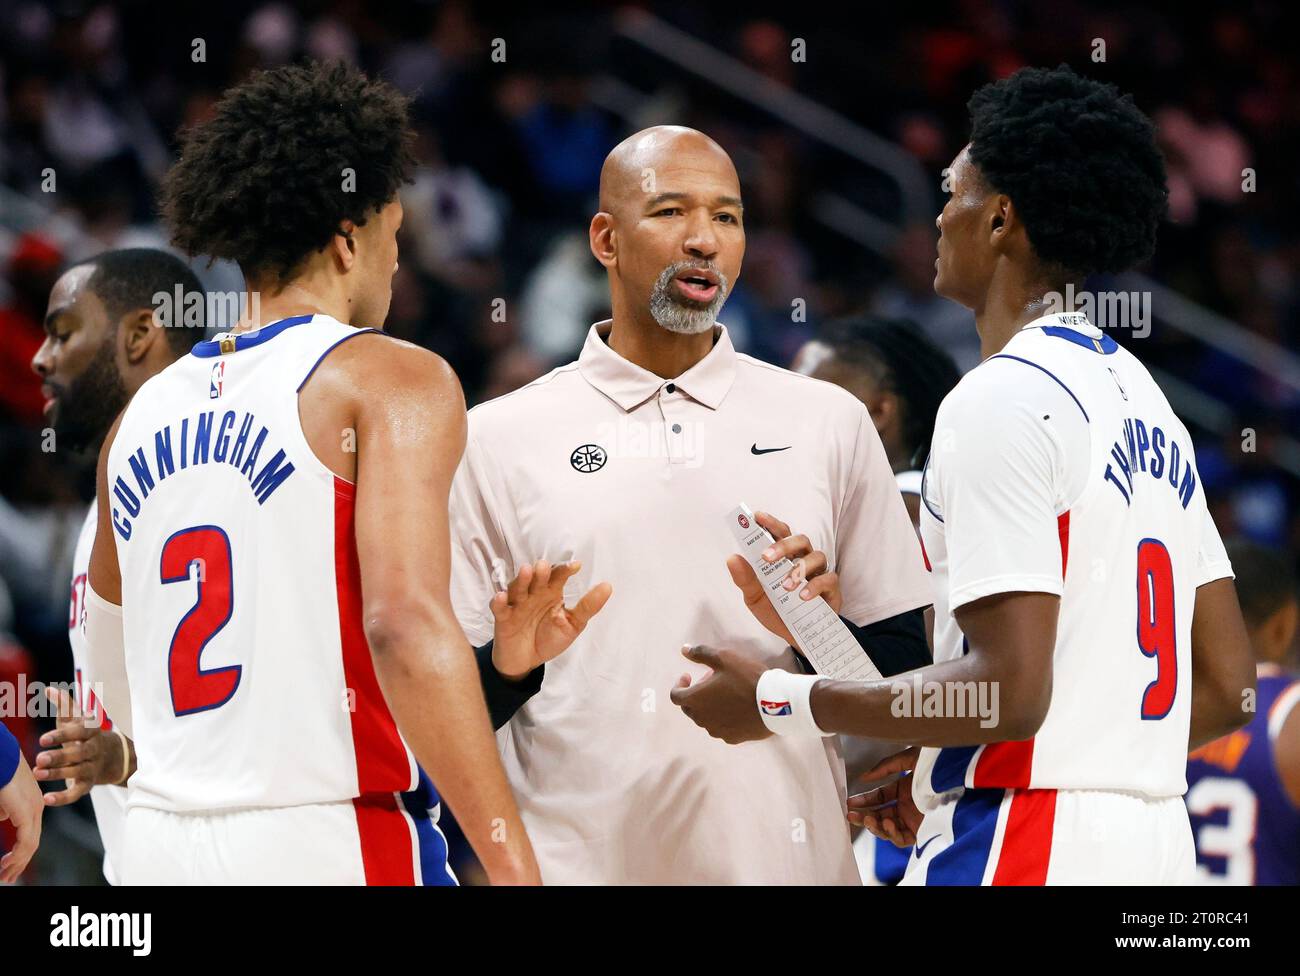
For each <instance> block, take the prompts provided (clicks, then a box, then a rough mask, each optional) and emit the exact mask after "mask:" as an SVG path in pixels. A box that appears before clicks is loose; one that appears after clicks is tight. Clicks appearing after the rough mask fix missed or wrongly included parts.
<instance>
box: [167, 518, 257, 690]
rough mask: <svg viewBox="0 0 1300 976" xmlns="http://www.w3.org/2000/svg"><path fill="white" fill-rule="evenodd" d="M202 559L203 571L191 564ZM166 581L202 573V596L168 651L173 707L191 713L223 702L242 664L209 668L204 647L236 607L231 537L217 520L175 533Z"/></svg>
mask: <svg viewBox="0 0 1300 976" xmlns="http://www.w3.org/2000/svg"><path fill="white" fill-rule="evenodd" d="M196 563H197V565H198V573H197V576H196V575H193V574H192V573H191V568H192V567H194V566H195V564H196ZM160 575H161V577H162V582H163V583H164V584H167V583H184V582H187V581H189V580H191V579H197V582H198V590H199V592H198V599H197V600H196V601H195V603H194V606H193V607H191V608H190V611H189V613H187V614H186V615H185V616H183V617H182V618H181V622H180V623H178V624H177V625H176V633H174V634H173V635H172V643H171V647H170V648H169V649H168V651H167V675H168V679H169V681H170V683H171V690H172V710H173V711H175V713H176V714H177V715H189V714H191V713H192V712H202V711H206V710H208V709H210V708H219V707H220V706H222V705H224V704H225V703H226V702H228V701H230V696H231V695H233V694H234V693H235V689H236V688H238V687H239V676H240V672H241V671H242V670H243V666H242V665H239V664H234V665H230V666H228V667H224V668H217V669H215V670H213V671H204V670H203V668H202V666H201V662H200V658H201V657H202V655H203V648H205V647H206V646H207V644H208V641H210V640H212V638H213V637H215V636H216V634H217V632H218V631H220V630H221V628H222V627H224V626H225V625H226V624H227V622H229V620H230V614H231V612H232V610H233V609H234V592H233V589H232V587H231V560H230V539H229V538H228V537H227V536H226V533H225V532H223V531H222V530H221V529H219V528H217V527H216V526H215V525H196V526H194V527H193V528H190V529H181V530H180V531H179V532H176V533H174V534H173V535H172V536H171V538H169V539H168V540H167V541H166V542H165V543H163V550H162V567H161V571H160Z"/></svg>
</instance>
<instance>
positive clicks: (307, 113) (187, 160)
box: [162, 62, 414, 282]
mask: <svg viewBox="0 0 1300 976" xmlns="http://www.w3.org/2000/svg"><path fill="white" fill-rule="evenodd" d="M411 141H412V136H411V133H410V130H409V128H408V126H407V99H406V98H405V97H404V96H403V95H402V94H401V93H400V92H398V91H397V90H396V89H395V88H393V87H392V86H391V85H388V84H386V83H384V82H382V81H372V80H371V79H369V78H367V77H366V76H365V75H364V74H362V73H361V72H360V71H358V70H356V69H355V68H352V67H349V66H348V65H346V64H343V63H324V62H316V63H311V64H307V65H303V66H289V67H282V68H276V69H274V70H271V71H262V72H258V73H257V74H254V75H253V76H251V77H250V78H249V79H248V80H247V81H245V82H243V83H242V84H240V85H237V86H236V87H234V88H232V89H230V90H229V91H228V92H226V94H225V95H223V96H222V98H221V100H220V101H219V102H218V103H217V106H216V112H215V115H214V116H213V118H212V119H211V120H210V121H208V122H206V123H204V124H202V125H199V126H197V127H194V128H191V129H189V130H187V131H186V132H185V133H184V135H183V137H182V145H181V153H180V159H179V160H178V161H177V162H176V164H175V165H174V166H173V167H172V168H171V170H170V171H169V172H168V173H167V176H166V178H165V179H164V181H163V186H162V212H163V217H164V219H165V220H166V221H167V223H168V225H169V226H170V228H171V232H172V241H173V242H174V243H175V244H176V246H177V247H179V248H181V249H182V250H184V251H185V252H186V253H188V254H191V255H195V254H205V255H210V256H212V257H216V258H229V259H230V260H232V261H235V262H237V263H238V264H239V266H240V268H241V269H242V270H243V271H244V273H245V275H256V276H258V277H261V276H270V277H273V278H275V279H277V280H278V281H280V282H284V281H285V280H287V279H289V278H291V277H292V276H293V274H294V272H295V271H296V269H298V267H299V266H300V264H301V263H302V261H303V259H305V258H306V257H307V256H308V255H309V254H311V253H312V252H315V251H320V250H321V249H323V248H324V247H325V246H326V245H328V244H329V242H330V240H331V239H332V238H333V236H334V235H335V234H336V233H337V232H338V231H339V225H340V223H341V222H342V221H343V220H344V219H348V220H352V221H353V222H354V223H356V224H357V225H358V226H360V225H361V224H364V223H365V222H366V219H367V217H369V216H370V215H372V214H373V213H374V212H375V211H376V210H377V209H379V208H381V207H383V206H385V205H386V204H388V203H389V202H390V201H392V200H393V199H394V197H395V196H396V195H397V190H398V188H399V187H400V186H401V185H402V184H403V183H407V182H410V172H411V169H412V166H413V162H414V158H413V156H412V152H411ZM352 181H355V185H354V186H353V185H351V184H352ZM345 187H346V188H345Z"/></svg>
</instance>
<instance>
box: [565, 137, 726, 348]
mask: <svg viewBox="0 0 1300 976" xmlns="http://www.w3.org/2000/svg"><path fill="white" fill-rule="evenodd" d="M742 215H743V207H742V205H741V199H740V179H739V177H738V176H737V175H736V167H735V166H734V165H733V164H732V162H731V157H730V156H728V155H727V153H726V151H725V150H724V149H723V148H722V147H721V146H719V145H718V144H717V143H716V142H714V141H713V140H712V139H710V138H709V137H708V136H706V135H705V134H704V133H703V132H699V131H697V130H695V129H688V128H686V127H684V126H678V125H657V126H654V127H652V128H649V129H642V130H641V131H640V132H637V133H635V134H634V135H631V136H628V137H627V138H626V139H624V140H623V141H622V142H620V143H619V144H618V145H617V146H615V147H614V148H613V150H611V152H610V154H609V155H608V156H607V157H605V164H604V166H602V167H601V170H600V213H598V214H596V216H595V217H593V218H592V221H591V231H590V237H591V250H592V253H593V254H594V255H595V256H596V259H597V260H598V261H600V263H601V264H603V265H604V266H605V268H606V269H607V270H608V272H609V278H610V297H611V299H612V301H613V305H614V312H615V321H616V322H617V321H619V319H620V318H632V319H635V320H636V321H639V322H643V323H647V324H648V323H651V322H654V323H658V325H660V326H661V327H663V328H664V329H667V330H668V331H670V332H681V333H692V334H694V333H701V332H704V331H706V330H707V329H709V328H711V327H712V325H713V321H714V318H715V317H716V315H717V312H718V310H719V309H720V308H721V307H722V303H723V302H724V301H725V300H726V297H727V294H728V292H729V291H730V289H731V287H732V286H733V285H734V284H735V281H736V278H737V277H738V276H739V274H740V265H741V261H742V260H743V258H744V254H745V231H744V224H743V221H742Z"/></svg>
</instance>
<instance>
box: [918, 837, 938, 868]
mask: <svg viewBox="0 0 1300 976" xmlns="http://www.w3.org/2000/svg"><path fill="white" fill-rule="evenodd" d="M938 836H939V835H938V834H935V835H934V837H938ZM934 837H931V838H930V839H929V840H927V841H926V842H925V843H924V844H918V845H917V846H916V847H913V848H912V853H913V854H915V855H916V859H917V860H918V861H919V860H921V855H922V854H924V853H925V849H926V848H927V847H929V846H930V845H931V844H933V843H934Z"/></svg>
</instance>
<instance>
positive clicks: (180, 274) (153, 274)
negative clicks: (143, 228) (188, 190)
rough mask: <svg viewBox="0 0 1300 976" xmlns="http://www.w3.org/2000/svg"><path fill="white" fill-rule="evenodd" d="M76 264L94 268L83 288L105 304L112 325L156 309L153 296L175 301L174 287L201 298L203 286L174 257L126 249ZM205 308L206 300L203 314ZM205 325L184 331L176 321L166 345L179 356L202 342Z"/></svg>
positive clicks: (138, 249) (164, 253)
mask: <svg viewBox="0 0 1300 976" xmlns="http://www.w3.org/2000/svg"><path fill="white" fill-rule="evenodd" d="M79 263H80V264H82V265H92V266H93V267H94V269H95V270H94V271H92V272H91V274H90V277H89V278H88V279H87V281H86V287H87V288H88V289H90V291H91V292H93V293H94V294H95V295H97V296H98V297H99V300H100V301H101V302H103V303H104V308H105V310H106V311H107V312H108V317H109V320H110V321H112V322H116V321H118V320H119V319H121V318H122V316H123V315H126V314H127V313H128V312H132V311H135V310H136V309H142V308H147V309H150V310H151V311H152V310H154V309H156V308H157V307H158V304H157V303H156V302H155V301H154V296H155V295H157V294H159V293H160V292H161V293H163V294H166V295H167V296H168V299H169V301H174V298H175V294H176V288H177V286H180V288H181V292H182V295H185V296H188V295H192V294H199V295H203V294H204V291H203V284H202V283H201V282H200V281H199V278H198V275H196V274H195V273H194V272H193V271H192V270H191V269H190V266H189V265H187V264H186V263H185V262H184V261H182V260H181V259H180V258H178V257H176V255H174V254H168V253H167V252H166V251H159V250H157V249H156V248H151V247H126V248H121V249H119V250H116V251H104V252H103V253H102V254H97V255H95V256H94V257H92V258H87V259H86V260H85V261H81V262H79ZM74 267H76V265H74ZM206 307H207V302H206V300H205V301H204V302H203V308H204V310H206ZM205 324H206V323H205V322H204V321H202V319H201V320H200V322H199V324H198V326H197V327H195V326H193V325H191V326H188V327H187V326H185V325H184V324H183V322H182V321H179V319H178V322H177V323H176V324H175V325H169V327H168V328H167V329H166V332H167V341H168V343H169V344H170V345H171V347H172V351H173V352H175V353H176V354H177V355H178V356H181V355H184V354H185V353H187V352H189V351H190V349H192V348H193V347H194V344H195V343H196V342H201V341H203V337H204V325H205Z"/></svg>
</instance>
